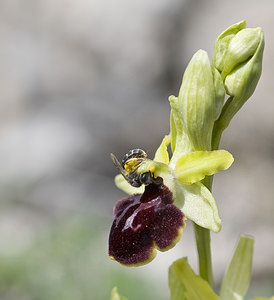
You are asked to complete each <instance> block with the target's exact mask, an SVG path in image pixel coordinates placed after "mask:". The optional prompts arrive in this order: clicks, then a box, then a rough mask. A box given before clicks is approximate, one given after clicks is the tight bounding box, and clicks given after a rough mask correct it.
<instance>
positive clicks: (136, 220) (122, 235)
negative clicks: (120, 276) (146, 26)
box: [109, 183, 185, 266]
mask: <svg viewBox="0 0 274 300" xmlns="http://www.w3.org/2000/svg"><path fill="white" fill-rule="evenodd" d="M172 203H173V198H172V193H171V192H170V190H169V189H168V188H167V187H166V186H165V185H156V184H154V183H152V184H150V185H148V186H146V188H145V192H144V193H143V194H134V195H130V196H128V197H126V198H123V199H122V200H120V201H118V202H117V203H116V205H115V207H114V218H115V219H114V221H113V224H112V227H111V231H110V236H109V255H110V257H111V258H112V259H115V260H117V261H118V262H120V263H121V264H124V265H127V266H138V265H143V264H146V263H148V262H150V261H151V260H152V259H153V258H154V257H155V255H156V248H157V249H158V250H160V251H165V250H168V249H170V248H172V247H173V246H175V244H176V243H177V242H178V241H179V239H180V236H181V233H182V230H183V227H184V225H185V222H184V215H183V213H182V212H181V210H180V209H178V208H177V207H176V206H174V205H173V204H172Z"/></svg>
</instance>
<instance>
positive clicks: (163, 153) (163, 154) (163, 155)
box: [154, 135, 171, 164]
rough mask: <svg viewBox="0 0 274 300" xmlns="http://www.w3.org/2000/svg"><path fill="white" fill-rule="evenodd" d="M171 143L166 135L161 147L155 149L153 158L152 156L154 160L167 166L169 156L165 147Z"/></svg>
mask: <svg viewBox="0 0 274 300" xmlns="http://www.w3.org/2000/svg"><path fill="white" fill-rule="evenodd" d="M170 142H171V137H170V135H166V136H165V137H164V138H163V140H162V143H161V145H160V146H159V148H158V149H157V151H156V153H155V156H154V160H155V161H158V162H161V163H164V164H168V163H169V155H168V152H167V146H168V145H169V144H170Z"/></svg>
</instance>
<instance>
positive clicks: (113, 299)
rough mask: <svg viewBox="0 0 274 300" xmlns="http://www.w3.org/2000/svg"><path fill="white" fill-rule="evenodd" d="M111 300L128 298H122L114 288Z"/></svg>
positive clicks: (125, 299)
mask: <svg viewBox="0 0 274 300" xmlns="http://www.w3.org/2000/svg"><path fill="white" fill-rule="evenodd" d="M110 300H127V298H125V297H122V296H120V295H119V293H118V291H117V287H114V288H113V289H112V291H111V294H110Z"/></svg>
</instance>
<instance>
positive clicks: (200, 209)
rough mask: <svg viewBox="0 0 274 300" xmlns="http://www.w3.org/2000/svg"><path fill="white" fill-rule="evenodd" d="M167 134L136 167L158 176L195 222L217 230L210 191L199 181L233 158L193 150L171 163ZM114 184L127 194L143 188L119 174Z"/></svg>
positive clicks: (216, 211)
mask: <svg viewBox="0 0 274 300" xmlns="http://www.w3.org/2000/svg"><path fill="white" fill-rule="evenodd" d="M169 143H170V136H166V137H165V138H164V139H163V141H162V143H161V145H160V147H159V148H158V150H157V151H156V154H155V158H154V160H147V161H146V162H145V163H143V164H142V165H141V166H140V167H139V169H138V172H139V173H145V172H149V171H150V172H151V173H153V174H154V175H155V176H156V177H162V178H163V180H164V184H165V185H166V186H167V187H168V188H169V189H170V191H171V192H172V193H173V197H174V204H175V205H176V206H177V207H179V208H180V209H181V210H182V212H183V213H184V215H185V216H186V217H187V218H189V219H191V220H192V221H194V222H195V223H196V224H198V225H200V226H202V227H204V228H208V229H210V230H213V231H215V232H218V231H219V230H220V229H221V220H220V217H219V212H218V208H217V205H216V202H215V200H214V198H213V196H212V194H211V192H210V191H209V190H208V189H207V188H206V187H205V186H204V185H203V184H202V183H200V182H199V181H200V180H202V179H203V178H204V177H205V176H207V175H212V174H215V173H217V172H218V171H219V170H220V169H224V170H225V169H227V168H229V167H230V165H231V164H232V162H233V157H232V155H231V154H230V153H228V152H227V151H224V150H218V151H195V152H191V153H188V154H184V155H182V156H181V157H180V158H179V159H178V160H177V162H176V164H175V165H174V164H173V165H171V162H172V159H171V160H170V161H169V156H168V151H167V146H168V145H169ZM115 183H116V185H117V186H118V187H119V188H120V189H122V190H123V191H125V192H126V193H128V194H133V193H137V192H138V193H139V192H143V190H144V188H143V187H140V188H134V187H132V186H131V185H130V184H128V183H127V182H126V180H125V179H124V178H123V177H122V175H117V176H116V178H115Z"/></svg>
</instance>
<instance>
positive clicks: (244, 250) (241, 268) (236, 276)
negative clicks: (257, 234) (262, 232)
mask: <svg viewBox="0 0 274 300" xmlns="http://www.w3.org/2000/svg"><path fill="white" fill-rule="evenodd" d="M253 247H254V239H253V238H252V237H248V236H244V235H241V236H240V239H239V242H238V244H237V247H236V250H235V252H234V254H233V257H232V259H231V261H230V264H229V266H228V269H227V271H226V273H225V276H224V279H223V282H222V286H221V291H220V298H221V299H222V300H241V299H244V296H245V294H246V292H247V289H248V285H249V281H250V275H251V268H252V256H253Z"/></svg>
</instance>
